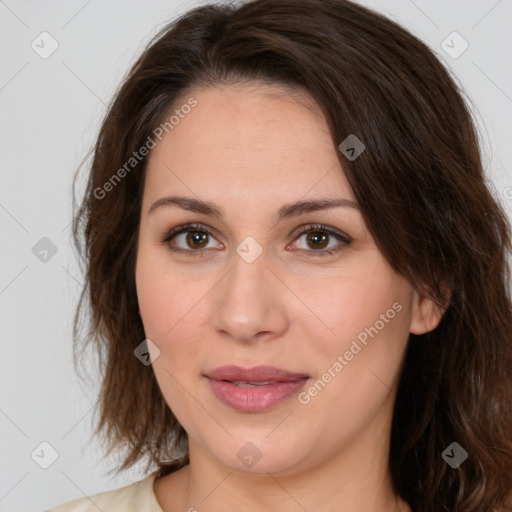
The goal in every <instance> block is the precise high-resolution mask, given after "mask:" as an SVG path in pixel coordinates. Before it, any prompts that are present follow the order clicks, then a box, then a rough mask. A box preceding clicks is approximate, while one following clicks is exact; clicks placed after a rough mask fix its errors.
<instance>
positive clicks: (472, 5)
mask: <svg viewBox="0 0 512 512" xmlns="http://www.w3.org/2000/svg"><path fill="white" fill-rule="evenodd" d="M199 3H202V2H175V1H172V0H167V1H157V0H151V1H149V2H135V1H126V0H125V1H120V0H118V1H114V0H109V1H103V2H100V1H99V0H89V1H87V0H80V1H75V0H73V1H69V0H68V1H66V2H64V1H44V2H42V1H40V2H36V1H35V0H34V1H28V0H27V1H20V0H18V1H16V0H6V1H0V62H1V69H0V109H1V117H0V144H1V153H0V156H1V167H0V169H1V187H0V226H1V244H0V251H1V265H0V315H1V317H0V332H1V340H2V345H1V347H2V354H1V357H0V386H1V387H0V399H1V402H0V432H1V433H2V435H1V443H2V444H1V454H2V464H1V468H0V510H1V511H23V512H25V511H38V510H39V511H40V510H43V509H45V508H47V507H50V506H52V505H56V504H58V503H62V502H65V501H69V500H71V499H75V498H78V497H82V496H84V495H86V494H94V493H97V492H100V491H104V490H108V489H113V488H118V487H120V486H123V485H127V484H128V483H131V482H133V481H135V480H137V479H139V478H142V477H143V476H144V475H143V474H142V473H141V470H140V468H135V469H134V470H133V471H130V472H127V473H125V474H123V475H122V476H120V477H118V478H116V479H114V478H112V477H109V476H107V475H106V471H107V469H109V468H110V466H109V465H108V464H107V463H101V462H100V454H101V449H100V447H99V445H98V444H97V443H96V442H94V441H93V442H92V443H91V442H89V437H90V433H91V429H92V426H91V420H92V404H93V402H94V400H95V396H96V391H97V388H94V387H86V386H84V384H81V383H80V382H79V380H78V378H77V377H76V376H75V373H74V370H73V365H72V350H71V349H72V345H71V325H72V318H73V312H74V306H75V304H76V300H77V298H78V294H79V291H80V289H81V282H82V277H81V273H80V270H79V267H78V265H77V262H76V261H75V255H74V252H73V250H72V246H71V240H70V220H71V180H72V177H73V174H74V172H75V170H76V168H77V167H78V165H79V164H80V162H81V160H82V159H83V158H84V157H85V156H86V154H87V150H88V149H89V148H90V145H91V144H92V142H93V140H94V137H95V135H96V132H97V129H98V123H99V121H100V119H101V117H102V115H103V113H104V112H105V106H106V104H108V102H109V101H110V98H111V96H112V94H113V92H114V90H115V88H116V87H117V85H118V84H119V82H120V80H121V78H122V77H123V76H124V74H125V72H126V71H127V70H128V68H129V66H130V64H131V63H133V62H134V60H135V58H136V56H137V55H138V54H139V52H140V51H141V49H142V48H143V46H144V44H145V43H146V42H147V41H148V39H149V38H150V37H151V36H152V35H153V34H154V33H155V32H156V31H157V29H159V28H160V27H161V26H162V25H163V24H164V23H165V22H166V21H168V20H170V19H171V18H173V17H175V16H176V15H177V14H179V13H181V12H183V11H184V10H185V9H187V8H189V7H192V6H193V5H196V4H199ZM361 3H363V4H365V5H367V6H369V7H373V8H374V9H376V10H378V11H381V12H383V13H385V14H387V15H389V16H390V17H391V18H392V19H394V20H396V21H398V22H399V23H401V24H402V25H404V26H405V27H407V28H408V29H409V30H410V31H411V32H413V33H414V34H415V35H417V36H418V37H420V38H421V39H422V40H424V41H425V42H426V43H427V44H429V46H430V47H431V48H432V49H433V50H434V51H435V52H436V54H438V55H439V56H440V57H441V59H442V60H443V61H444V62H445V64H446V65H447V66H448V67H449V68H450V69H451V70H452V72H453V74H454V75H455V76H456V77H457V79H458V80H459V81H460V83H461V84H462V86H463V87H464V89H465V90H466V91H467V93H468V95H469V97H470V98H471V100H472V103H473V108H474V111H475V116H476V118H477V122H478V126H479V130H480V133H481V139H482V145H483V158H484V164H485V168H486V170H487V173H488V176H489V179H490V180H491V181H492V183H493V186H494V188H495V189H496V194H497V195H499V197H500V199H501V200H502V202H503V204H504V205H505V207H506V209H507V212H508V214H509V216H511V213H512V210H511V207H512V176H511V174H510V171H509V169H510V164H511V155H512V149H511V144H510V141H511V131H512V130H511V123H510V116H511V115H512V75H511V71H510V69H511V68H510V55H511V54H512V40H511V37H510V26H511V23H510V22H511V21H512V1H511V0H500V1H497V0H489V1H487V0H485V1H483V0H471V1H467V0H456V1H455V0H454V1H451V2H446V1H445V0H436V1H431V0H429V1H427V0H414V1H413V0H389V1H384V0H367V1H364V2H361ZM43 31H46V32H48V33H49V34H50V35H51V37H52V38H53V39H54V40H55V41H56V42H57V43H58V48H57V49H56V51H55V52H54V53H53V54H51V55H50V56H48V57H47V58H42V57H41V56H40V54H39V53H37V52H36V51H35V50H34V49H33V48H32V47H31V44H32V42H33V41H35V42H34V45H38V47H37V46H36V48H38V51H39V52H40V53H41V52H43V53H44V52H48V51H49V50H50V49H51V44H52V41H51V40H50V39H49V38H48V36H40V34H41V33H42V32H43ZM453 31H457V32H458V33H459V34H460V35H461V36H462V37H463V38H464V39H465V40H466V41H467V42H468V44H469V48H468V49H467V50H466V51H465V52H464V53H462V55H460V56H458V57H457V58H453V57H451V56H449V55H448V54H447V53H446V52H445V50H444V49H443V47H442V46H441V45H442V42H443V41H444V40H446V38H447V36H449V35H450V34H451V33H452V32H453ZM45 37H46V39H44V38H45ZM41 39H43V42H41ZM451 41H453V43H452V42H451ZM448 44H450V45H451V46H453V48H452V50H451V51H452V53H453V52H457V53H458V52H459V51H460V50H461V48H462V47H461V46H460V44H461V41H457V40H456V39H453V36H451V38H449V39H448ZM43 45H44V47H43ZM507 62H508V64H507ZM43 237H47V238H48V239H49V240H50V241H51V243H52V244H53V245H54V246H55V248H56V250H57V252H56V253H55V254H54V255H53V256H52V253H51V251H50V252H49V253H48V254H47V255H46V256H45V254H44V253H43V252H38V250H37V249H39V251H41V250H42V249H44V246H45V244H48V242H47V241H43V242H40V240H41V238H43ZM38 243H39V245H36V244H38ZM41 244H42V245H41ZM34 246H36V249H35V250H34V251H33V250H32V248H33V247H34ZM34 252H35V253H36V254H34ZM45 257H46V260H47V261H41V258H43V259H44V258H45ZM91 365H94V361H92V362H91ZM42 442H47V443H49V444H50V445H51V446H52V447H53V448H54V449H55V450H56V452H57V453H58V457H57V459H56V460H55V461H54V462H53V464H52V465H51V466H49V467H48V468H47V469H43V468H42V467H40V465H39V464H38V463H36V462H35V461H34V460H33V458H32V457H31V454H32V453H33V452H34V450H36V454H37V453H38V454H39V455H40V456H39V458H38V457H37V456H35V455H34V458H35V459H36V460H38V462H39V463H40V464H44V463H45V462H46V463H48V462H50V459H49V457H50V456H51V451H50V450H49V449H48V448H45V445H43V446H42V447H41V446H40V444H41V443H42ZM41 450H42V451H41ZM112 463H114V462H113V461H112Z"/></svg>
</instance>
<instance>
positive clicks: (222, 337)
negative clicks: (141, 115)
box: [136, 83, 442, 512]
mask: <svg viewBox="0 0 512 512" xmlns="http://www.w3.org/2000/svg"><path fill="white" fill-rule="evenodd" d="M190 97H194V98H196V99H197V101H198V105H197V106H196V107H195V108H194V109H192V110H191V112H190V113H189V114H187V115H186V116H185V117H184V118H183V119H181V120H180V122H179V124H177V125H176V126H174V128H173V129H172V130H171V131H169V133H167V134H165V135H164V137H163V138H162V140H161V142H159V143H158V144H157V146H156V147H155V149H154V150H153V151H152V153H151V155H150V157H149V161H148V168H147V178H146V183H145V189H144V195H143V203H142V210H141V223H140V231H139V244H138V254H137V264H136V284H137V294H138V299H139V307H140V315H141V318H142V321H143V324H144V328H145V333H146V336H147V338H149V339H150V340H152V342H153V343H154V344H155V345H156V346H157V347H158V349H159V350H160V354H159V355H158V357H155V354H156V353H155V352H153V357H154V361H153V364H152V367H153V370H154V372H155V376H156V378H157V380H158V384H159V386H160V389H161V391H162V394H163V396H164V398H165V400H166V402H167V404H168V405H169V407H170V408H171V409H172V411H173V412H174V414H175V415H176V417H177V418H178V420H179V421H180V423H181V424H182V425H183V427H184V428H185V430H186V431H187V433H188V436H189V447H190V464H189V465H187V466H186V467H185V468H183V469H181V470H180V471H177V472H175V473H172V474H170V475H168V476H166V477H163V478H161V479H158V480H156V481H155V484H154V491H155V496H156V498H157V500H158V502H159V503H160V505H161V507H162V509H164V510H165V511H166V512H169V511H171V512H172V511H178V510H180V511H186V510H192V511H193V510H200V511H201V512H207V511H218V510H251V511H256V510H258V511H259V510H262V511H263V510H265V511H274V510H275V511H277V510H280V511H282V510H287V511H295V510H297V511H301V510H310V511H312V510H315V511H328V510H333V503H335V504H336V506H335V509H336V510H339V511H343V512H362V511H365V512H367V511H368V510H381V511H390V512H391V511H395V510H410V509H409V507H408V505H407V504H406V503H404V502H402V501H401V500H399V499H398V498H397V497H396V496H395V495H394V493H393V490H392V487H391V483H390V478H389V473H388V470H387V465H388V459H389V438H390V431H391V420H392V411H393V405H394V401H395V397H396V391H397V384H398V381H397V379H398V374H399V371H400V367H401V364H402V361H403V357H404V351H405V349H406V346H407V342H408V337H409V333H410V332H412V333H415V334H422V333H424V332H427V331H430V330H433V329H435V327H436V326H437V325H438V323H439V321H440V319H441V315H442V312H441V311H440V310H439V308H438V307H437V306H435V304H434V303H433V302H432V301H431V300H430V299H429V298H428V297H426V296H424V295H421V294H419V293H418V292H417V291H416V290H414V289H413V288H412V286H411V284H410V283H409V282H408V281H407V280H406V279H405V278H404V277H403V276H401V275H399V274H397V273H396V272H395V271H394V270H393V269H392V268H391V267H390V265H389V264H388V263H387V261H386V260H385V259H384V257H383V255H382V253H381V252H380V251H379V250H378V248H377V246H376V244H375V242H374V240H373V239H372V237H371V235H370V233H369V231H368V229H367V227H366V225H365V222H364V220H363V217H362V215H361V213H360V211H358V210H357V209H354V208H340V207H338V208H331V209H324V210H319V211H316V212H310V213H303V214H301V215H299V216H296V217H293V218H288V219H284V220H282V221H280V222H277V223H276V219H275V215H276V213H277V211H278V210H279V208H281V207H282V206H283V205H285V204H288V203H291V202H294V201H299V200H311V199H318V198H323V199H325V198H345V199H349V200H352V201H354V202H355V198H354V195H353V193H352V190H351V188H350V186H349V185H348V182H347V181H346V179H345V176H344V174H343V170H342V167H341V164H340V161H339V159H338V157H339V154H337V151H338V150H337V147H336V145H334V144H333V142H332V140H331V137H330V135H329V131H328V128H327V124H326V122H325V119H324V118H323V116H322V115H321V113H320V111H319V109H318V108H317V106H316V105H315V104H314V103H313V101H312V100H311V98H310V97H309V96H308V95H307V94H306V93H305V92H299V91H295V92H290V91H289V90H285V89H282V88H280V87H279V86H277V85H268V84H263V83H249V84H248V83H246V84H229V85H224V86H218V87H215V88H201V89H199V88H195V89H193V90H191V91H189V94H187V95H186V96H183V98H181V99H180V101H178V102H176V105H178V106H179V105H182V104H184V103H185V102H186V101H187V99H188V98H190ZM176 105H175V107H176ZM343 158H344V157H343ZM171 195H179V196H186V197H190V198H194V199H201V200H203V201H209V202H211V203H214V204H215V205H217V206H218V207H219V208H221V209H222V211H223V214H224V215H223V217H222V219H218V218H216V217H213V216H208V215H206V214H203V213H196V212H191V211H187V210H184V209H182V208H180V207H178V206H162V207H159V208H155V209H154V210H153V211H152V212H149V209H150V207H151V205H152V204H153V203H154V202H155V201H157V200H158V199H161V198H163V197H167V196H171ZM189 222H192V223H201V224H202V225H204V227H203V228H202V229H203V231H204V230H207V231H208V232H209V233H210V234H209V235H207V244H206V242H205V245H207V247H206V249H205V252H204V253H203V256H202V257H200V256H193V255H191V252H192V251H196V252H197V251H198V250H199V248H201V242H200V240H201V239H199V242H198V239H197V238H196V239H192V240H190V239H189V241H188V243H187V239H186V235H187V234H186V233H185V234H181V235H178V236H177V237H176V238H174V239H173V240H171V241H169V242H167V243H163V242H162V240H163V239H164V238H165V235H166V234H167V232H168V231H169V230H170V229H171V228H174V227H177V226H180V225H183V224H185V223H189ZM308 224H324V225H325V226H326V227H328V228H330V229H332V230H334V231H336V230H337V231H339V232H341V233H343V234H346V235H348V236H349V237H350V239H351V242H350V244H346V243H343V242H341V241H339V240H338V239H337V238H335V237H334V236H332V235H329V237H328V240H327V241H326V242H325V244H324V245H322V246H321V249H325V245H328V246H329V247H328V248H337V247H338V248H341V250H339V251H338V252H335V253H333V254H331V255H328V254H327V255H324V256H318V255H315V254H314V253H315V251H316V252H318V251H319V249H318V245H316V244H315V241H314V240H313V241H311V239H310V238H311V237H309V241H308V235H307V234H302V235H295V234H294V233H295V231H296V230H297V228H300V227H301V226H307V225H308ZM190 231H192V233H190V235H192V234H193V232H195V231H197V228H196V229H193V228H192V229H191V230H190ZM321 234H325V233H324V232H322V233H321ZM248 236H251V237H253V238H254V239H255V240H256V241H257V243H258V244H259V246H260V247H261V249H262V253H261V254H260V255H259V256H258V257H257V258H256V259H255V260H254V261H253V262H252V263H248V262H247V261H245V260H244V259H243V258H242V257H240V256H239V254H238V253H237V252H236V248H237V246H238V245H239V244H240V243H241V242H242V241H243V240H244V239H245V238H246V237H248ZM317 243H318V242H317ZM170 246H172V247H177V248H181V249H183V250H184V251H187V250H188V251H190V252H188V253H175V252H172V251H171V250H170V248H169V247H170ZM251 250H253V249H251ZM395 303H398V304H399V305H400V306H401V307H402V308H401V310H400V312H397V313H396V315H395V316H394V318H393V319H391V320H389V321H388V322H385V326H384V327H383V328H382V329H380V330H379V332H378V334H377V335H375V336H374V337H373V338H370V337H369V338H368V343H367V345H366V346H364V347H363V348H362V350H361V351H360V352H359V353H357V355H355V356H354V357H353V359H352V360H351V361H349V362H348V363H347V365H346V366H344V367H343V369H342V371H341V372H338V373H337V374H336V376H335V377H333V378H332V379H331V381H330V382H329V383H328V384H327V385H326V386H325V387H324V388H323V389H322V390H321V391H320V392H318V393H317V395H316V396H314V397H312V398H311V400H310V401H309V403H307V404H305V405H304V404H302V403H300V402H299V400H298V399H297V396H295V395H294V396H291V397H290V398H288V399H286V400H285V401H284V402H281V403H280V404H278V405H276V406H275V407H273V408H272V409H270V410H267V411H264V412H258V413H248V412H239V411H235V410H233V409H231V408H230V407H228V406H226V405H224V404H223V403H221V402H220V401H218V400H217V398H216V397H215V396H214V395H213V393H212V392H211V390H210V387H209V383H208V381H207V380H206V379H205V378H204V376H203V373H204V372H206V371H208V370H212V369H213V368H216V367H218V366H222V365H225V364H237V365H239V366H243V367H252V366H256V365H259V364H268V365H272V366H276V367H278V368H282V369H285V370H288V371H292V372H299V373H305V374H307V375H309V376H310V377H311V378H310V380H309V382H308V384H306V386H305V387H304V388H303V389H305V390H307V389H309V387H311V385H312V384H314V382H316V381H317V380H318V379H319V378H321V376H322V375H323V374H324V373H325V372H326V371H328V369H329V368H332V367H333V364H334V363H335V362H336V361H337V358H338V356H339V355H343V354H344V353H345V352H346V351H347V350H349V348H350V346H351V343H352V341H353V340H355V339H356V338H357V336H358V334H360V333H361V332H362V331H364V330H365V328H367V327H370V326H374V325H375V324H376V321H377V320H379V319H380V318H381V315H382V314H385V313H386V311H387V310H389V309H390V308H392V305H393V304H395ZM247 442H251V443H253V444H254V445H255V446H256V447H257V449H258V451H259V453H260V454H261V459H260V460H259V461H258V462H257V463H256V464H255V465H254V466H253V467H251V468H248V467H246V466H244V464H242V462H241V461H240V460H239V458H238V457H237V452H238V451H239V450H240V449H241V448H242V447H244V446H245V445H246V443H247Z"/></svg>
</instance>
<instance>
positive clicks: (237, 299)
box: [211, 253, 288, 342]
mask: <svg viewBox="0 0 512 512" xmlns="http://www.w3.org/2000/svg"><path fill="white" fill-rule="evenodd" d="M267 264H268V262H267V258H266V257H265V253H262V254H261V255H260V256H259V257H258V258H257V259H256V260H255V261H253V262H252V263H248V262H247V261H245V260H244V259H243V258H241V257H240V256H239V255H238V254H236V255H235V257H234V264H233V267H232V269H231V271H230V272H229V273H228V274H227V275H226V277H225V278H224V279H222V281H221V283H219V285H220V286H217V287H215V293H216V295H215V300H214V310H213V314H212V317H211V321H212V328H213V329H214V330H215V332H217V333H218V334H221V335H222V336H224V337H229V338H231V339H233V340H236V341H240V342H251V341H258V340H268V339H272V338H276V337H279V336H280V335H282V334H283V333H284V332H285V331H286V329H287V326H288V318H287V314H286V308H285V302H286V298H287V297H286V288H285V286H283V283H282V281H281V280H280V279H278V277H276V275H275V273H277V272H276V271H275V270H273V271H272V270H271V269H270V268H269V267H268V266H267Z"/></svg>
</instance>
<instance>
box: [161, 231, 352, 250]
mask: <svg viewBox="0 0 512 512" xmlns="http://www.w3.org/2000/svg"><path fill="white" fill-rule="evenodd" d="M191 231H197V232H200V233H207V234H208V235H209V236H212V237H213V235H212V234H211V233H210V231H208V229H207V228H206V226H204V225H202V224H184V225H182V226H177V227H175V228H173V229H171V230H170V231H169V232H167V233H166V235H165V237H164V239H163V240H161V242H162V243H165V244H166V245H167V246H168V248H169V250H170V251H172V252H177V253H182V254H183V253H187V254H190V255H191V256H195V257H203V256H204V253H205V252H208V251H209V249H197V250H196V249H179V248H176V247H171V245H170V244H169V242H170V241H171V240H172V239H173V238H175V237H176V236H177V235H180V234H182V233H188V232H191ZM317 232H322V233H326V234H327V235H329V236H332V237H334V238H336V239H337V240H338V241H340V242H342V244H341V245H339V246H337V247H336V248H335V249H324V250H321V251H320V250H319V251H315V250H310V251H307V252H309V253H311V255H312V256H313V257H318V256H320V257H321V256H327V255H332V254H334V253H337V252H338V251H341V250H342V249H343V248H344V247H346V246H348V245H350V243H351V240H350V238H349V237H348V236H346V235H344V234H342V233H340V232H338V231H334V230H332V229H330V228H328V227H327V226H324V225H323V224H308V225H306V226H303V227H302V228H300V231H299V232H296V233H294V236H295V238H294V240H295V239H297V238H299V237H301V236H302V235H304V234H308V233H317ZM299 250H304V249H299Z"/></svg>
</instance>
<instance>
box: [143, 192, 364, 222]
mask: <svg viewBox="0 0 512 512" xmlns="http://www.w3.org/2000/svg"><path fill="white" fill-rule="evenodd" d="M169 206H170V207H172V206H178V207H179V208H182V209H183V210H188V211H191V212H194V213H201V214H203V215H209V216H213V217H217V218H219V219H222V217H223V215H224V213H223V210H222V208H220V207H219V206H217V205H215V204H213V203H210V202H208V201H202V200H199V199H194V198H192V197H183V196H169V197H162V198H161V199H158V200H157V201H155V202H154V203H153V204H152V205H151V207H150V208H149V210H148V214H149V213H151V212H153V211H154V210H156V209H157V208H161V207H169ZM329 208H354V209H356V210H357V211H360V207H359V205H358V203H356V202H355V201H351V200H350V199H344V198H337V199H314V200H310V201H296V202H294V203H290V204H286V205H284V206H283V207H281V208H280V209H279V211H278V214H277V222H279V221H281V220H283V219H287V218H290V217H295V216H298V215H302V214H304V213H310V212H315V211H318V210H326V209H329Z"/></svg>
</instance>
